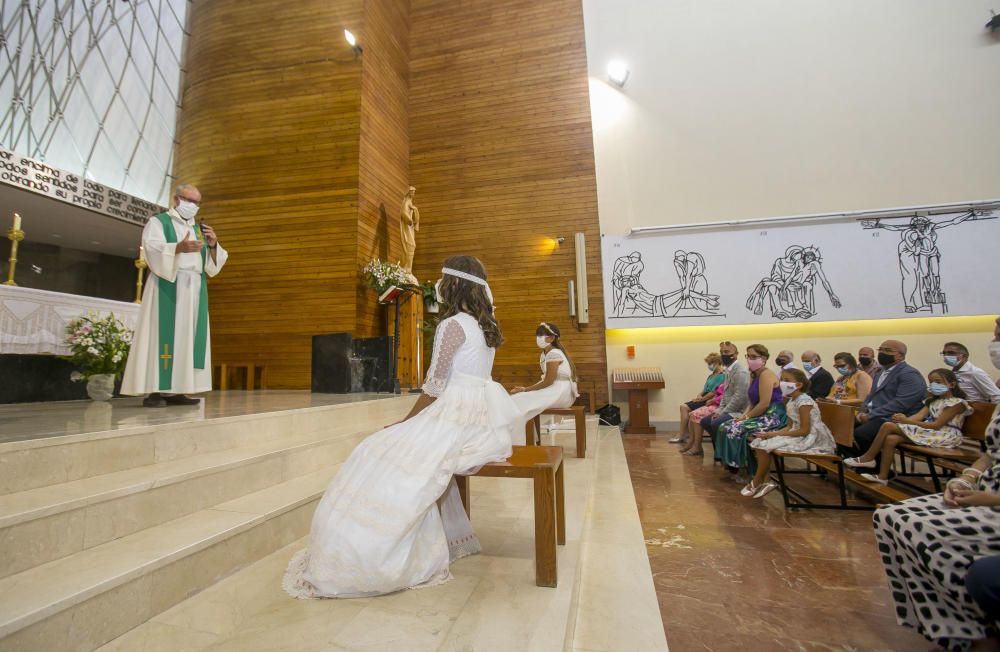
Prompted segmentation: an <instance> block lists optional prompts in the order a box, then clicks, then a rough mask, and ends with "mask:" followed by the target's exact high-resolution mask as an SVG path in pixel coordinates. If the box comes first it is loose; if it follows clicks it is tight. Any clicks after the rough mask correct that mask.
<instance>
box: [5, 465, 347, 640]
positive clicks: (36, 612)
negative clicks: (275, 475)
mask: <svg viewBox="0 0 1000 652" xmlns="http://www.w3.org/2000/svg"><path fill="white" fill-rule="evenodd" d="M337 468H339V465H337V466H336V467H331V468H326V469H321V470H319V471H314V472H312V473H310V474H307V475H304V476H300V477H298V478H295V479H293V480H289V481H287V482H283V483H280V484H278V485H273V486H271V487H268V488H267V489H263V490H261V491H257V492H254V493H251V494H247V495H245V496H242V497H240V498H237V499H234V500H231V501H228V502H226V503H221V504H220V505H216V506H214V507H212V508H210V509H206V510H200V511H199V512H195V513H194V514H189V515H187V516H184V517H181V518H179V519H175V520H174V521H168V522H167V523H163V524H160V525H157V526H154V527H152V528H147V529H146V530H142V531H140V532H136V533H134V534H131V535H129V536H126V537H122V538H120V539H116V540H114V541H110V542H108V543H105V544H101V545H100V546H95V547H94V548H90V549H88V550H84V551H81V552H78V553H74V554H73V555H70V556H69V557H66V558H63V559H59V560H55V561H53V562H49V563H48V564H43V565H41V566H36V567H35V568H31V569H28V570H26V571H22V572H21V573H17V574H15V575H11V576H9V577H6V578H3V579H0V594H2V593H6V592H7V591H8V590H10V589H9V588H8V587H11V586H13V585H14V584H16V583H19V582H23V581H24V580H25V579H26V578H30V577H31V575H29V574H35V575H44V574H45V571H46V569H47V567H48V566H50V565H51V564H60V565H66V564H67V560H74V561H75V562H76V563H78V564H80V565H81V566H87V565H88V557H94V556H97V555H99V554H101V553H102V552H103V551H105V550H108V549H111V550H113V549H114V548H109V547H110V546H121V547H127V546H128V545H129V544H130V543H131V541H134V540H137V539H139V538H140V537H149V536H150V535H151V533H156V532H166V531H168V530H169V529H170V528H171V527H174V526H176V524H177V523H178V522H182V521H184V520H186V519H191V518H193V517H194V516H195V515H198V514H204V513H210V512H224V513H228V514H244V515H245V516H246V519H245V520H244V521H243V522H241V523H239V524H237V525H231V526H228V527H224V528H221V529H219V530H218V531H217V532H215V533H214V534H212V535H210V536H208V537H203V538H200V539H199V540H198V541H195V542H192V543H190V544H187V545H182V546H180V547H176V546H175V547H174V548H175V549H174V550H173V551H172V552H169V553H165V554H164V553H162V552H156V553H151V554H150V557H149V558H148V559H147V560H146V561H145V562H143V563H141V564H139V565H132V566H131V567H129V568H126V569H121V570H120V571H118V572H115V573H113V574H111V575H110V576H108V577H105V578H104V579H103V580H101V581H99V582H97V583H96V584H94V585H92V586H89V587H87V588H85V589H82V590H75V589H74V590H72V591H70V592H67V594H66V595H64V596H63V597H62V598H60V599H58V600H54V601H46V602H45V603H44V604H41V605H36V606H35V607H33V608H30V609H27V610H25V612H24V613H22V614H20V615H14V616H13V617H10V618H8V617H7V616H5V614H3V613H0V641H2V639H3V638H5V637H7V636H10V635H11V634H13V633H15V632H17V631H19V630H21V629H24V628H26V627H30V626H31V625H34V624H36V623H38V622H40V621H42V620H44V619H46V618H49V617H51V616H53V615H55V614H57V613H60V612H62V611H64V610H66V609H70V608H72V607H74V606H76V605H78V604H81V603H83V602H85V601H87V600H89V599H91V598H93V597H95V596H98V595H100V594H102V593H105V592H107V591H111V590H113V589H115V588H117V587H119V586H122V585H123V584H125V583H127V582H130V581H132V580H134V579H136V578H139V577H141V576H142V575H144V574H147V573H152V572H154V571H156V570H159V569H160V568H163V567H165V566H167V565H169V564H171V563H173V562H175V561H178V560H180V559H183V558H185V557H188V556H190V555H193V554H197V553H198V552H201V551H202V550H205V549H207V548H209V547H211V546H213V545H215V544H217V543H219V542H221V541H224V540H225V539H227V538H229V537H233V536H236V535H239V534H242V533H243V532H246V531H248V530H250V529H252V528H254V527H257V526H258V525H261V524H262V523H265V522H267V521H268V520H270V519H273V518H277V517H279V516H281V515H282V514H285V513H286V512H289V511H291V510H293V509H295V508H297V507H300V506H301V505H304V504H307V503H309V502H311V501H313V500H316V499H318V498H319V497H321V496H322V495H323V491H324V490H325V486H326V482H324V483H322V488H319V489H312V488H310V489H308V490H303V491H302V493H301V494H299V495H297V496H296V497H295V498H294V499H292V500H287V501H284V502H283V503H282V504H281V505H280V506H278V507H276V508H273V509H271V510H269V511H267V512H265V513H259V514H258V513H251V512H245V511H241V510H235V509H233V510H230V509H226V508H225V506H226V505H230V504H236V503H237V502H246V501H248V500H251V501H252V500H253V499H254V498H256V497H258V496H265V495H266V494H268V493H272V492H276V491H279V490H280V489H279V488H282V487H287V486H294V484H296V483H299V484H303V485H304V486H307V485H308V482H309V481H316V480H315V478H317V477H321V476H325V477H326V478H327V479H328V478H331V477H333V475H334V474H335V473H336V469H337ZM130 540H131V541H130ZM63 577H65V573H63Z"/></svg>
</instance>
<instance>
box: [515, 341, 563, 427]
mask: <svg viewBox="0 0 1000 652" xmlns="http://www.w3.org/2000/svg"><path fill="white" fill-rule="evenodd" d="M535 343H536V344H537V345H538V348H540V349H541V350H542V353H541V355H540V356H539V358H538V364H539V365H540V366H541V368H542V379H541V380H540V381H538V382H537V383H535V384H534V385H532V386H531V387H515V388H514V389H512V390H511V392H510V393H511V394H512V395H513V398H514V403H515V404H516V405H517V407H518V409H519V410H520V411H521V422H522V423H524V424H527V422H529V421H531V420H532V419H534V418H535V417H536V416H538V415H539V414H541V413H542V412H543V411H544V410H548V409H549V408H567V407H569V406H571V405H573V402H574V401H575V400H576V397H577V396H579V392H577V389H576V369H575V368H574V366H573V363H572V362H571V361H570V359H569V356H568V355H566V349H564V348H563V345H562V342H561V341H560V333H559V327H558V326H556V325H555V324H553V323H551V322H545V321H543V322H542V323H541V324H539V325H538V328H537V329H535ZM536 435H538V436H541V433H536Z"/></svg>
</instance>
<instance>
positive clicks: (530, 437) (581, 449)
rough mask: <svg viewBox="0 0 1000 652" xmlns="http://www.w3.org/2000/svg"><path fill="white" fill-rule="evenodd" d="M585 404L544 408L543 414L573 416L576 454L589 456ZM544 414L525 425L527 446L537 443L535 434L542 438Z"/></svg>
mask: <svg viewBox="0 0 1000 652" xmlns="http://www.w3.org/2000/svg"><path fill="white" fill-rule="evenodd" d="M584 409H585V406H583V405H573V406H570V407H568V408H550V409H548V410H544V411H543V412H542V414H552V415H560V416H572V417H573V419H574V421H575V423H576V456H577V457H587V415H586V414H584ZM542 414H539V415H538V416H536V417H535V418H534V419H532V420H531V421H529V422H528V423H526V424H525V426H524V444H525V445H526V446H534V445H535V441H536V440H535V434H536V433H537V434H538V439H539V440H541V438H542Z"/></svg>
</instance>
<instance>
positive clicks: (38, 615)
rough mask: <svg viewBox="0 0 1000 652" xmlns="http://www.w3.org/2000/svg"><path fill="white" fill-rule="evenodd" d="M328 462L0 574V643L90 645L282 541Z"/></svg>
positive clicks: (299, 527) (305, 510) (288, 538)
mask: <svg viewBox="0 0 1000 652" xmlns="http://www.w3.org/2000/svg"><path fill="white" fill-rule="evenodd" d="M337 468H338V466H331V467H326V468H323V469H320V470H316V471H313V472H312V473H308V474H305V475H302V476H300V477H297V478H295V479H292V480H288V481H286V482H282V483H280V484H277V485H274V486H272V487H268V488H267V489H263V490H261V491H257V492H254V493H250V494H247V495H245V496H242V497H240V498H237V499H235V500H231V501H228V502H224V503H221V504H218V505H216V506H214V507H212V508H211V509H203V510H200V511H197V512H194V513H192V514H189V515H187V516H184V517H182V518H179V519H176V520H173V521H170V522H167V523H163V524H161V525H157V526H155V527H151V528H147V529H145V530H142V531H140V532H136V533H135V534H131V535H129V536H126V537H122V538H120V539H116V540H114V541H111V542H109V543H105V544H102V545H99V546H96V547H94V548H90V549H88V550H84V551H81V552H78V553H75V554H73V555H70V556H68V557H64V558H62V559H59V560H56V561H52V562H49V563H47V564H44V565H41V566H37V567H34V568H31V569H29V570H26V571H23V572H21V573H17V574H16V575H11V576H9V577H6V578H3V579H0V652H7V651H12V650H60V651H62V650H67V651H75V650H93V649H94V648H97V647H99V646H101V645H103V644H104V643H106V642H108V641H110V640H112V639H114V638H115V637H117V636H119V635H121V634H122V633H124V632H127V631H129V630H130V629H132V628H134V627H136V626H138V625H140V624H142V623H144V622H146V621H147V620H149V619H150V618H152V617H154V616H156V615H157V614H159V613H161V612H163V611H165V610H166V609H169V608H170V607H172V606H173V605H175V604H177V603H179V602H181V601H183V600H185V599H187V598H189V597H191V596H192V595H194V594H196V593H198V592H199V591H201V590H203V589H205V588H207V587H209V586H211V585H213V584H215V583H216V582H218V581H220V580H221V579H222V578H225V577H227V576H228V575H231V574H232V573H234V572H236V571H238V570H240V569H241V568H244V567H246V566H248V565H250V564H252V563H254V562H255V561H257V560H259V559H262V558H264V557H266V556H267V555H269V554H271V553H272V552H274V551H276V550H278V549H280V548H282V547H283V546H287V545H288V544H290V543H292V542H293V541H296V540H297V539H299V538H301V537H303V536H305V535H306V534H307V533H308V530H309V524H310V521H311V518H312V514H313V511H314V510H315V505H316V502H317V501H318V499H319V497H320V496H321V495H322V493H323V490H324V489H325V488H326V485H327V483H328V481H329V479H330V478H331V477H332V476H333V475H334V474H335V473H336V469H337Z"/></svg>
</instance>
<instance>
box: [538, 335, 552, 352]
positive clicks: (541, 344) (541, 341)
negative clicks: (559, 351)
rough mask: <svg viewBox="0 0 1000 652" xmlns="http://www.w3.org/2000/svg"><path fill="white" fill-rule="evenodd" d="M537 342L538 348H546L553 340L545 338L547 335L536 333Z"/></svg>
mask: <svg viewBox="0 0 1000 652" xmlns="http://www.w3.org/2000/svg"><path fill="white" fill-rule="evenodd" d="M535 344H537V345H538V348H540V349H544V348H545V347H547V346H548V345H549V344H551V342H549V341H547V340H546V339H545V335H536V336H535Z"/></svg>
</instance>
